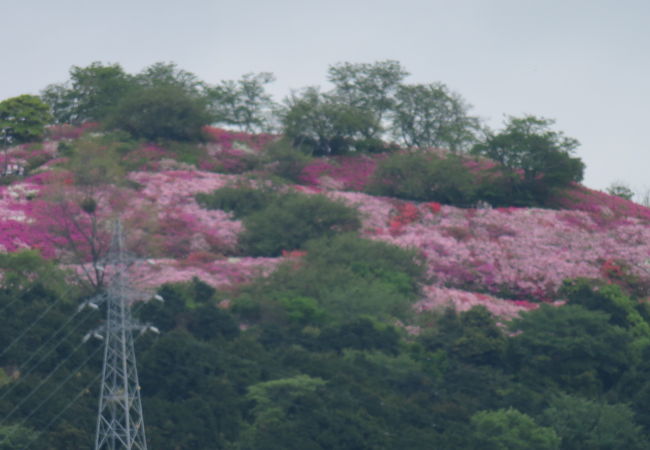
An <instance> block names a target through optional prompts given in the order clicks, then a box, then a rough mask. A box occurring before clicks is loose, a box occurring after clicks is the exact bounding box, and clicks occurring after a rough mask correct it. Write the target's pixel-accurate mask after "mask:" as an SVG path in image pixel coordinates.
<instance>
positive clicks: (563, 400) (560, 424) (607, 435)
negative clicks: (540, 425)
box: [543, 394, 649, 450]
mask: <svg viewBox="0 0 650 450" xmlns="http://www.w3.org/2000/svg"><path fill="white" fill-rule="evenodd" d="M543 422H544V423H545V424H547V425H548V426H550V427H552V428H553V429H554V430H555V432H556V433H557V435H558V436H559V437H560V438H561V439H562V445H561V446H560V449H562V450H565V449H566V450H580V449H585V450H587V449H589V450H605V449H607V450H619V449H620V450H628V449H629V450H636V449H639V450H640V449H644V448H648V444H649V442H648V441H647V440H645V439H644V438H643V434H642V431H641V427H640V426H639V425H637V424H636V422H635V420H634V413H633V412H632V410H631V409H630V408H629V407H627V406H626V405H623V404H614V405H610V404H607V403H604V402H602V401H594V400H589V399H585V398H580V397H575V396H571V395H566V394H557V395H555V396H554V397H553V398H552V399H551V402H550V405H549V407H548V408H547V409H546V410H544V413H543Z"/></svg>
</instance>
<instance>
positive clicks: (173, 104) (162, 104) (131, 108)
mask: <svg viewBox="0 0 650 450" xmlns="http://www.w3.org/2000/svg"><path fill="white" fill-rule="evenodd" d="M209 123H210V115H209V113H208V110H207V105H206V104H205V102H204V101H203V100H202V99H201V98H197V97H195V96H193V95H192V94H191V93H188V92H186V91H185V90H183V89H181V88H179V87H177V86H173V85H161V86H153V87H144V88H140V89H136V90H134V91H133V92H131V93H130V94H129V96H127V97H125V98H123V99H122V100H121V101H120V102H119V103H118V104H117V105H116V106H115V108H114V109H113V110H112V112H111V113H110V114H109V115H108V116H107V117H106V122H105V124H106V126H107V127H108V128H111V129H113V128H117V129H121V130H124V131H126V132H128V133H130V134H131V135H132V136H133V137H135V138H143V139H147V140H157V139H164V140H174V141H197V140H200V139H201V137H202V135H201V129H202V128H203V127H204V126H205V125H207V124H209Z"/></svg>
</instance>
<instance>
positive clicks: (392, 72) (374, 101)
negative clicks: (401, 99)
mask: <svg viewBox="0 0 650 450" xmlns="http://www.w3.org/2000/svg"><path fill="white" fill-rule="evenodd" d="M406 76H408V72H407V71H406V70H405V69H404V68H403V67H402V66H401V65H400V63H399V62H397V61H392V60H386V61H378V62H375V63H372V64H368V63H349V62H345V63H340V64H335V65H333V66H330V67H329V69H328V77H327V79H328V80H329V81H330V82H331V83H332V84H333V85H334V90H333V92H332V94H333V95H334V96H335V98H337V99H338V100H339V101H340V102H341V103H343V104H346V105H349V106H352V107H355V108H358V109H361V110H364V111H369V112H371V113H372V115H373V117H374V121H373V122H372V125H373V127H370V128H368V129H366V130H364V131H365V137H366V138H378V137H380V134H381V132H382V124H383V122H384V120H385V119H386V118H387V115H388V113H389V112H390V111H391V110H392V109H393V107H394V105H395V94H396V93H397V92H398V90H399V88H400V83H401V82H402V80H403V79H404V78H405V77H406Z"/></svg>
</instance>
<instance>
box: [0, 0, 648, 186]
mask: <svg viewBox="0 0 650 450" xmlns="http://www.w3.org/2000/svg"><path fill="white" fill-rule="evenodd" d="M0 42H2V53H3V55H2V61H3V64H2V70H1V71H0V73H1V74H2V76H1V77H0V99H5V98H9V97H13V96H16V95H20V94H27V93H29V94H38V93H39V92H40V90H41V89H42V88H44V87H45V86H46V85H48V84H49V83H54V82H63V81H65V80H67V79H68V71H69V69H70V67H71V66H73V65H77V66H82V67H83V66H86V65H88V64H90V63H91V62H93V61H101V62H105V63H119V64H121V65H122V66H123V67H124V68H125V70H126V71H127V72H130V73H136V72H138V71H140V70H141V69H142V68H144V67H146V66H148V65H150V64H152V63H154V62H157V61H166V62H176V63H177V64H178V65H179V67H181V68H183V69H185V70H188V71H190V72H193V73H195V74H196V75H197V76H199V78H201V79H203V80H204V81H206V82H208V83H217V82H219V81H220V80H224V79H238V78H239V77H240V76H241V75H243V74H245V73H247V72H261V71H267V72H273V73H274V74H275V76H276V78H277V81H276V82H275V83H274V84H273V85H272V86H271V87H270V90H271V91H272V92H273V94H274V95H275V98H276V100H281V99H282V98H283V97H284V96H285V95H286V94H288V93H289V91H290V89H292V88H293V89H296V88H301V87H304V86H308V85H321V86H323V87H324V88H327V87H328V86H327V82H326V72H327V67H328V66H329V65H332V64H335V63H338V62H375V61H380V60H386V59H394V60H398V61H400V62H401V63H402V65H403V66H404V67H405V68H406V69H407V70H408V71H409V72H410V73H411V76H410V77H409V78H408V79H407V82H414V83H416V82H417V83H420V82H422V83H428V82H434V81H439V82H443V83H445V84H446V85H447V86H448V87H449V88H451V89H452V90H454V91H456V92H458V93H459V94H461V95H462V96H463V97H464V98H465V99H466V100H467V101H468V102H469V103H470V104H472V105H473V107H474V108H473V110H472V113H473V114H475V115H478V116H479V117H481V118H483V119H484V120H485V121H486V122H487V123H488V124H489V125H490V126H492V127H493V128H499V127H500V126H501V124H502V122H503V119H504V117H505V116H506V115H515V116H518V115H523V114H534V115H539V116H544V117H547V118H552V119H555V120H556V121H557V122H556V129H558V130H561V131H564V132H565V133H566V134H567V135H568V136H571V137H574V138H577V139H578V140H579V141H580V142H581V146H580V147H579V148H578V151H577V154H578V156H580V157H581V158H582V159H583V160H584V161H585V163H586V165H587V170H586V176H585V180H584V184H586V185H587V186H589V187H592V188H596V189H605V188H606V187H607V186H609V185H610V184H611V183H612V182H615V181H622V182H625V183H627V184H628V185H629V186H630V187H632V188H633V189H635V190H637V191H644V190H647V189H648V188H650V179H649V178H648V177H647V170H648V166H649V164H648V163H649V162H650V142H649V141H650V139H649V137H648V132H647V131H648V130H649V129H650V115H649V114H648V113H647V111H648V108H649V104H650V1H647V0H618V1H614V0H453V1H451V0H450V1H439V0H391V1H385V0H327V1H324V0H318V1H310V0H231V1H224V0H183V1H177V2H172V1H169V0H167V1H165V0H162V1H161V0H156V1H154V0H128V1H127V0H111V1H95V0H57V1H50V0H0Z"/></svg>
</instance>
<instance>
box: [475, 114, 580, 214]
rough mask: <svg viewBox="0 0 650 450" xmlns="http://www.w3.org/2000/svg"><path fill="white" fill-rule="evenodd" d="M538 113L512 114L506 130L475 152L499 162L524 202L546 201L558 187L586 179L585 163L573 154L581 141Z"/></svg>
mask: <svg viewBox="0 0 650 450" xmlns="http://www.w3.org/2000/svg"><path fill="white" fill-rule="evenodd" d="M553 123H554V121H553V120H550V119H544V118H540V117H535V116H525V117H521V118H517V117H510V118H509V119H508V121H507V122H506V126H505V129H504V130H503V131H501V132H499V133H497V134H490V135H488V137H487V139H486V140H485V141H484V142H482V143H479V144H477V145H475V146H474V148H473V149H472V152H473V153H475V154H477V155H481V156H486V157H488V158H490V159H492V160H494V161H496V162H497V163H499V165H500V168H499V170H505V176H506V177H507V179H508V181H509V186H510V192H509V193H508V195H510V196H512V197H513V200H514V201H515V202H518V203H520V204H543V203H544V201H545V200H546V199H547V198H548V196H549V195H550V194H551V193H552V192H553V191H555V190H557V189H559V188H563V187H566V186H568V185H569V184H570V183H571V182H577V181H581V180H582V176H583V172H584V168H585V165H584V163H583V162H582V160H581V159H580V158H577V157H574V156H572V153H573V151H574V150H575V148H576V147H577V146H578V141H577V140H575V139H573V138H569V137H566V136H564V134H563V133H562V132H558V131H554V130H552V129H551V128H550V127H551V126H552V125H553Z"/></svg>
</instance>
